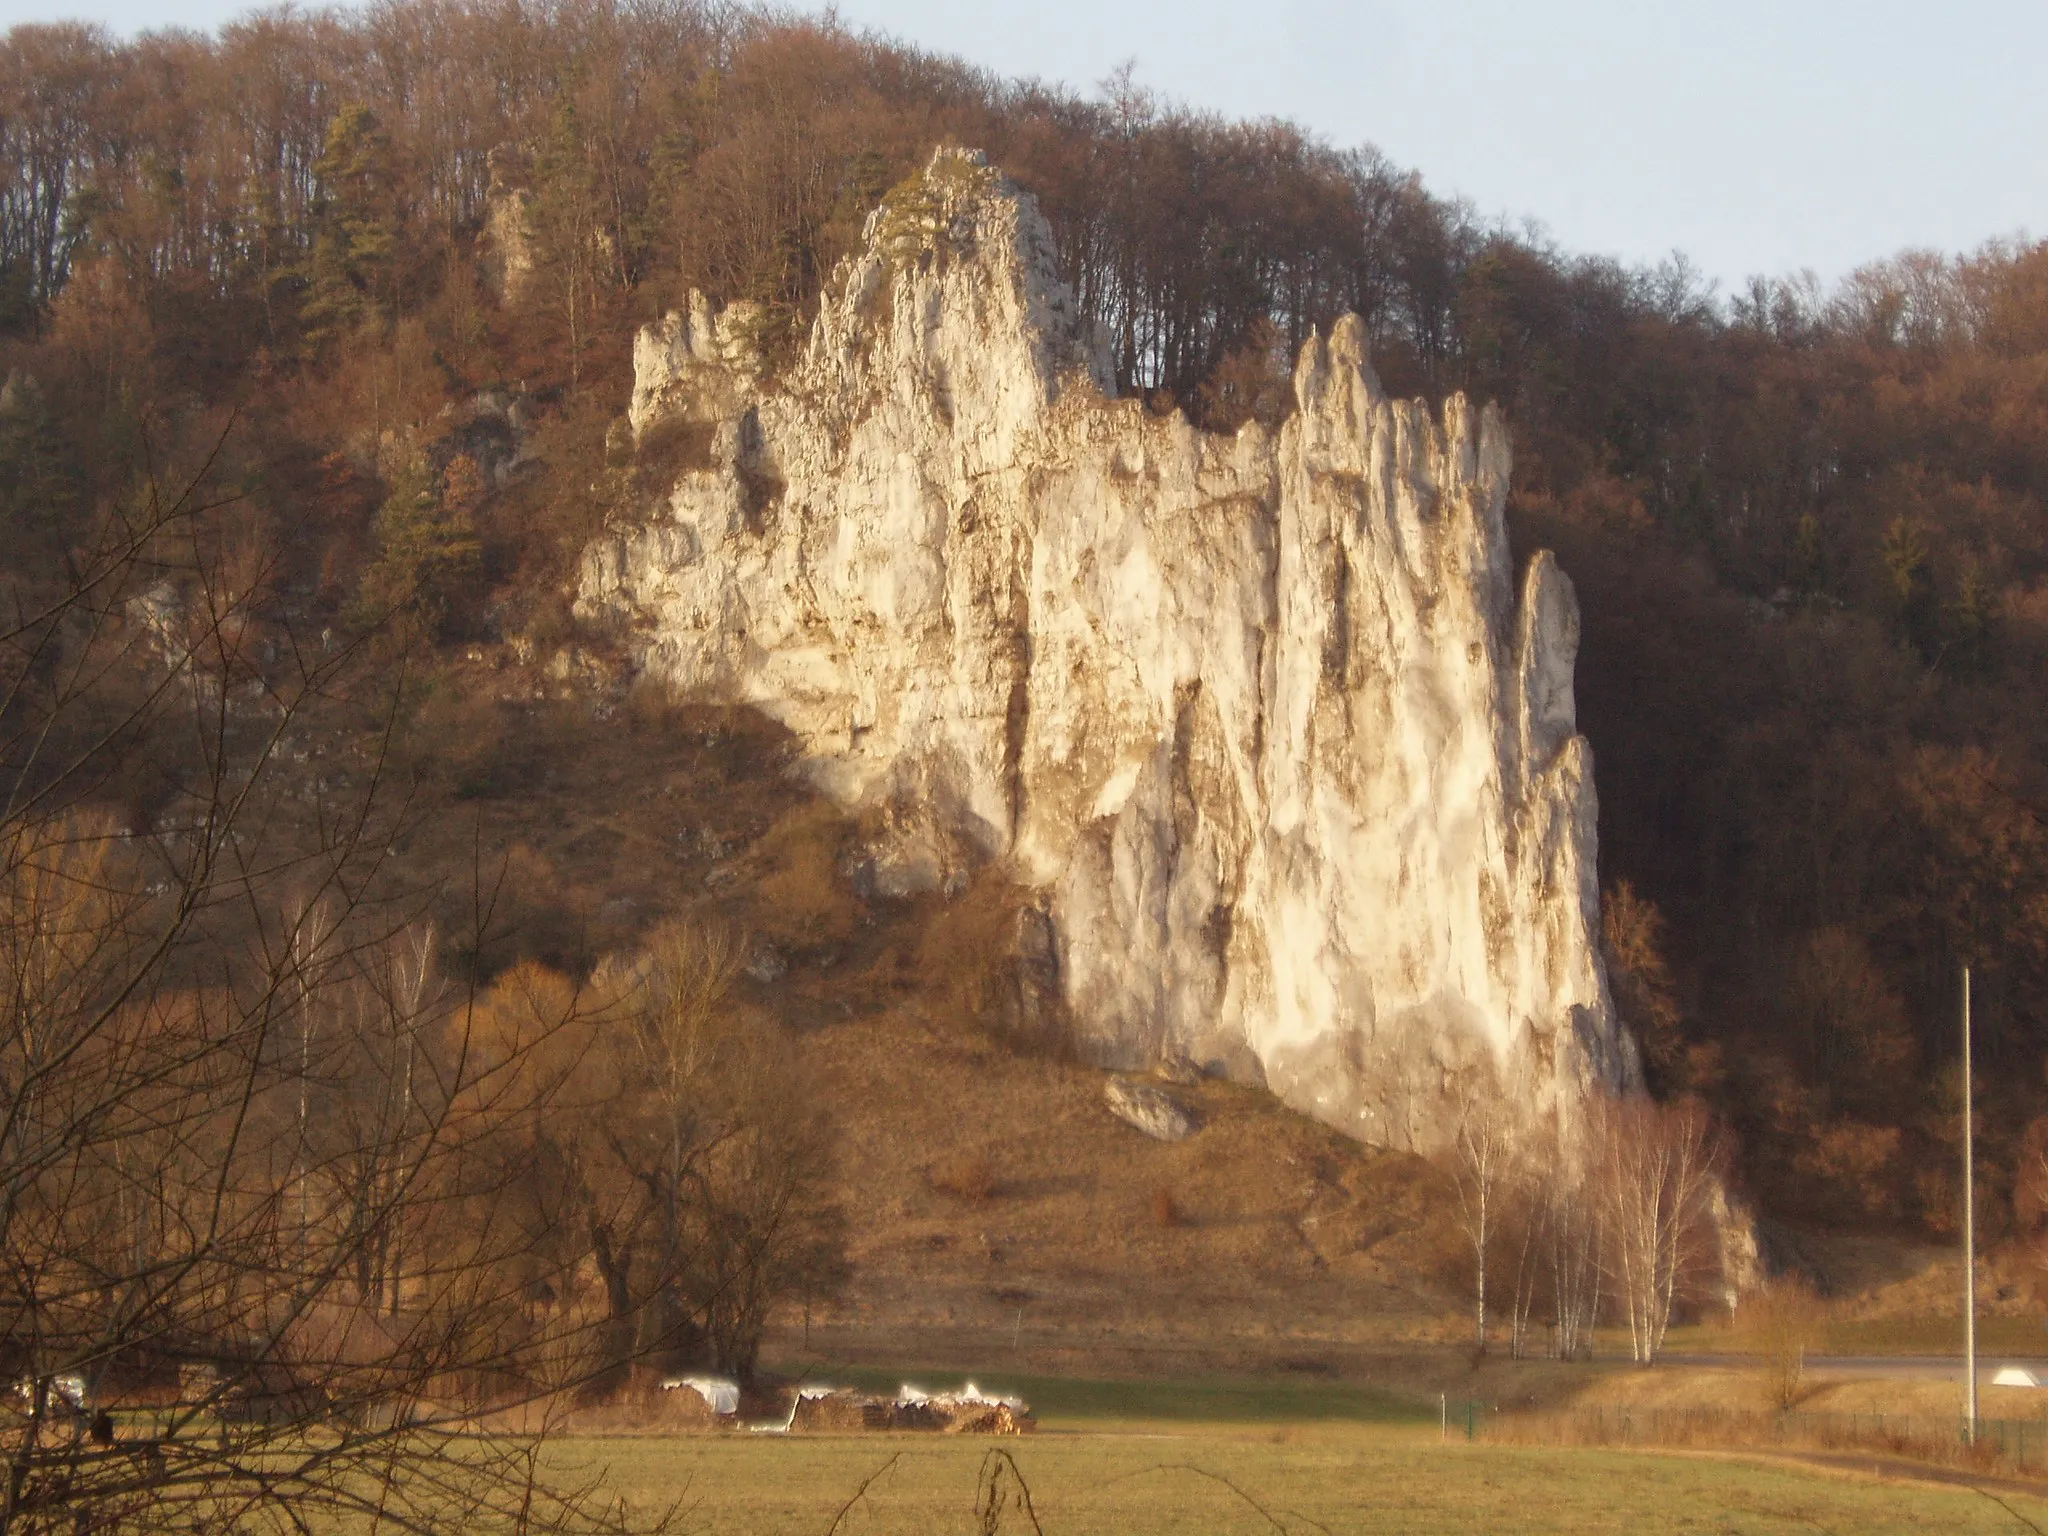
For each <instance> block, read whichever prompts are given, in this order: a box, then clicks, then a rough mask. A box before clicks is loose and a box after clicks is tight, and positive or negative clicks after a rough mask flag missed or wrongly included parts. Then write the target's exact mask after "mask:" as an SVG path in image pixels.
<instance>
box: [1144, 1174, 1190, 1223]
mask: <svg viewBox="0 0 2048 1536" xmlns="http://www.w3.org/2000/svg"><path fill="white" fill-rule="evenodd" d="M1186 1223H1187V1215H1186V1213H1185V1212H1183V1211H1182V1210H1181V1208H1180V1202H1179V1201H1177V1200H1175V1199H1174V1198H1173V1191H1172V1190H1170V1189H1168V1188H1167V1187H1166V1186H1165V1185H1164V1184H1162V1185H1160V1186H1159V1187H1158V1188H1157V1189H1155V1190H1153V1191H1152V1224H1153V1225H1154V1226H1156V1227H1178V1226H1184V1225H1186Z"/></svg>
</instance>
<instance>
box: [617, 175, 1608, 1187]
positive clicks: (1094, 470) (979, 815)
mask: <svg viewBox="0 0 2048 1536" xmlns="http://www.w3.org/2000/svg"><path fill="white" fill-rule="evenodd" d="M755 328H756V317H755V316H754V315H753V314H752V312H751V311H749V310H748V309H746V308H745V307H744V306H737V305H736V306H733V307H731V308H728V309H725V310H723V311H717V310H714V309H713V307H712V306H711V305H709V304H708V303H706V302H704V301H703V300H701V299H693V301H692V304H691V307H690V309H689V310H688V311H687V312H684V313H679V314H675V315H671V316H670V317H669V318H668V319H667V320H666V321H664V322H663V323H662V324H661V325H659V326H655V327H650V328H649V329H648V330H647V331H645V332H643V333H642V334H641V336H640V338H639V343H638V345H637V347H636V348H635V355H634V366H635V377H634V390H633V405H632V424H633V428H634V431H635V433H636V434H637V435H638V436H639V437H640V438H641V439H642V441H643V442H644V441H646V440H647V439H648V438H649V437H650V436H651V435H653V434H659V433H664V432H667V433H674V434H678V435H679V440H680V441H682V442H683V444H684V449H683V452H682V453H681V454H680V455H679V457H680V458H682V459H683V460H684V461H685V462H687V463H688V464H690V465H692V466H694V467H687V468H685V469H683V470H682V471H681V472H680V475H679V478H678V480H677V483H676V485H675V488H674V491H673V493H672V494H671V495H670V496H669V498H668V500H667V503H666V505H665V507H664V508H663V509H662V512H661V514H660V515H659V516H657V517H656V518H654V519H653V520H652V521H651V522H649V523H647V524H646V525H645V526H639V527H631V528H620V529H617V530H615V531H614V533H613V534H612V535H611V536H609V537H607V538H606V539H605V540H603V541H601V542H600V543H599V544H598V545H597V546H595V547H594V548H592V549H591V550H590V551H588V553H587V555H586V558H585V562H584V568H583V575H582V586H581V592H580V597H579V604H580V610H581V612H582V613H583V615H584V616H585V617H586V618H587V619H591V620H593V621H598V622H607V621H608V622H611V623H614V624H616V625H618V626H619V627H620V629H621V631H622V632H623V633H624V634H626V635H627V636H628V637H629V639H630V643H631V644H632V645H633V646H634V647H635V649H636V651H637V652H638V654H639V656H640V658H641V660H642V663H643V664H644V665H645V666H646V667H647V668H648V669H650V670H651V671H653V672H654V673H656V674H659V675H661V676H663V677H666V678H667V679H669V680H670V681H671V682H672V683H673V685H674V686H675V687H676V689H677V690H679V691H680V692H682V693H684V694H686V695H689V696H695V697H704V698H717V699H722V700H728V701H733V702H743V703H747V704H751V705H753V706H755V707H758V708H759V709H761V710H763V711H765V712H767V713H768V714H770V715H772V716H773V717H775V718H776V719H777V720H779V721H781V722H783V723H784V724H786V725H787V726H788V727H789V728H790V729H791V730H792V731H793V732H795V734H796V735H797V737H798V738H799V740H800V741H801V743H802V745H803V748H804V751H805V753H806V758H805V762H806V768H807V771H808V772H809V773H810V774H811V775H812V777H813V778H814V779H815V781H816V782H817V784H818V785H819V786H820V787H821V788H822V789H824V790H825V791H826V792H827V793H829V794H831V795H832V796H833V797H835V798H836V799H838V800H839V801H841V802H842V803H845V804H847V805H850V806H859V807H863V808H867V809H870V810H873V811H875V812H876V813H877V818H878V819H879V820H881V821H882V822H884V823H885V824H887V825H888V826H889V827H890V828H891V832H890V834H889V836H888V837H887V838H886V840H885V843H886V846H884V847H882V848H881V849H880V850H879V851H878V853H877V856H876V862H875V865H874V869H873V878H874V879H875V880H876V881H877V883H878V885H879V886H880V887H881V888H882V889H883V890H884V891H885V892H886V891H896V892H907V891H909V890H913V889H917V888H920V887H924V888H929V887H931V886H934V885H942V884H944V883H946V882H948V881H950V880H953V879H955V878H956V877H958V876H959V874H960V872H961V871H963V870H965V869H966V868H967V867H969V866H970V865H971V864H973V863H974V862H976V861H978V860H982V859H994V860H999V861H1001V862H1002V864H1003V865H1004V866H1005V867H1006V869H1007V870H1008V871H1009V872H1010V873H1011V874H1012V875H1013V877H1014V878H1015V879H1017V880H1018V881H1021V882H1023V883H1024V884H1026V885H1027V886H1029V887H1031V888H1033V889H1035V890H1036V891H1037V892H1038V893H1039V900H1040V911H1041V913H1042V914H1043V919H1044V922H1043V927H1044V928H1045V929H1046V930H1047V931H1049V933H1050V935H1051V939H1052V944H1051V948H1052V952H1053V960H1054V963H1055V964H1056V967H1057V975H1058V987H1059V990H1060V991H1061V992H1062V993H1063V995H1064V998H1065V1000H1066V1003H1067V1006H1068V1007H1069V1009H1070V1011H1071V1017H1072V1021H1073V1027H1074V1029H1075V1030H1076V1032H1077V1035H1078V1038H1079V1039H1080V1041H1081V1043H1082V1047H1083V1049H1084V1050H1085V1051H1087V1052H1088V1053H1090V1054H1091V1055H1092V1056H1093V1057H1094V1058H1096V1059H1097V1060H1099V1061H1101V1062H1102V1063H1104V1064H1105V1065H1113V1066H1120V1067H1137V1066H1143V1065H1145V1064H1148V1063H1150V1062H1152V1061H1155V1060H1158V1059H1160V1058H1161V1057H1164V1056H1185V1057H1189V1058H1192V1059H1194V1060H1196V1061H1200V1062H1205V1063H1216V1064H1219V1065H1220V1066H1221V1068H1223V1069H1224V1070H1228V1071H1231V1072H1233V1073H1236V1074H1238V1075H1241V1076H1249V1077H1255V1078H1262V1079H1263V1080H1264V1081H1265V1082H1266V1083H1268V1084H1269V1085H1270V1086H1271V1087H1272V1088H1273V1089H1274V1091H1276V1092H1278V1093H1279V1094H1281V1095H1282V1096H1283V1097H1285V1098H1286V1099H1288V1100H1289V1101H1290V1102H1292V1103H1294V1104H1296V1105H1298V1106H1299V1107H1301V1108H1303V1109H1305V1110H1308V1111H1310V1112H1312V1113H1314V1114H1317V1115H1319V1116H1321V1117H1322V1118H1324V1119H1326V1120H1328V1121H1330V1122H1331V1123H1332V1124H1335V1125H1338V1126H1340V1127H1342V1128H1344V1129H1346V1130H1349V1131H1351V1132H1353V1133H1354V1134H1357V1135H1359V1136H1362V1137H1364V1138H1366V1139H1368V1140H1372V1141H1377V1142H1386V1143H1391V1144H1395V1145H1405V1146H1421V1147H1426V1146H1429V1145H1431V1144H1434V1143H1436V1142H1438V1141H1440V1140H1441V1139H1442V1137H1443V1136H1444V1135H1445V1134H1446V1133H1447V1130H1448V1109H1447V1103H1448V1098H1447V1096H1448V1095H1449V1094H1450V1092H1451V1091H1452V1088H1453V1085H1454V1084H1455V1083H1456V1082H1457V1081H1458V1080H1459V1079H1460V1078H1461V1077H1462V1076H1464V1075H1465V1074H1467V1073H1469V1072H1471V1071H1472V1070H1473V1069H1475V1068H1481V1067H1485V1068H1491V1069H1492V1070H1495V1071H1498V1072H1499V1073H1500V1074H1501V1075H1502V1076H1503V1077H1504V1078H1505V1079H1507V1080H1508V1081H1509V1082H1510V1083H1511V1084H1513V1085H1514V1089H1515V1091H1516V1092H1517V1093H1519V1094H1520V1095H1522V1096H1523V1097H1524V1098H1525V1100H1526V1101H1527V1102H1528V1103H1529V1104H1530V1106H1531V1107H1532V1108H1534V1109H1541V1108H1545V1107H1548V1106H1551V1105H1556V1106H1558V1107H1560V1108H1561V1109H1563V1110H1564V1111H1565V1112H1566V1113H1567V1114H1568V1113H1569V1111H1570V1108H1571V1106H1572V1105H1573V1104H1575V1103H1576V1102H1578V1100H1579V1099H1580V1097H1581V1096H1582V1094H1583V1093H1584V1092H1585V1091H1586V1089H1587V1088H1588V1087H1589V1086H1590V1085H1592V1084H1593V1083H1595V1082H1596V1081H1605V1082H1608V1083H1610V1084H1617V1085H1619V1084H1622V1083H1626V1082H1629V1081H1632V1080H1633V1079H1634V1077H1635V1075H1636V1073H1635V1065H1634V1052H1633V1047H1632V1046H1631V1045H1630V1044H1629V1042H1628V1041H1627V1039H1626V1037H1625V1036H1624V1035H1623V1034H1622V1032H1621V1031H1620V1030H1619V1029H1618V1027H1617V1025H1616V1024H1615V1022H1614V1017H1613V1012H1612V1009H1611V1007H1610V1005H1609V1002H1608V998H1607V992H1606V984H1605V979H1604V976H1603V973H1602V969H1601V963H1600V959H1599V951H1598V944H1597V935H1598V916H1599V914H1598V901H1599V893H1598V886H1597V883H1596V878H1595V866H1594V837H1595V832H1594V824H1595V815H1594V810H1595V804H1594V793H1593V780H1592V763H1591V757H1590V754H1589V751H1588V749H1587V746H1586V743H1585V741H1584V739H1583V738H1581V737H1580V736H1578V735H1577V734H1576V731H1575V725H1574V713H1573V711H1574V705H1573V696H1572V668H1573V660H1574V653H1575V651H1576V647H1577V642H1578V612H1577V606H1576V603H1575V601H1574V598H1573V595H1572V590H1571V584H1570V582H1569V581H1568V580H1567V579H1566V578H1565V576H1564V574H1563V573H1562V572H1561V571H1560V570H1559V569H1558V568H1557V566H1556V564H1555V563H1554V562H1553V561H1552V560H1551V559H1550V557H1549V556H1548V555H1547V554H1539V555H1537V556H1536V557H1535V558H1534V559H1533V560H1531V561H1530V562H1529V563H1528V566H1527V569H1526V570H1525V571H1524V572H1523V573H1522V575H1521V577H1520V580H1519V583H1518V582H1517V580H1516V578H1515V574H1514V572H1513V570H1512V568H1511V557H1510V554H1509V549H1508V540H1507V534H1506V531H1505V527H1504V525H1503V521H1502V507H1503V502H1504V498H1505V495H1506V491H1507V483H1508V441H1507V434H1506V431H1505V429H1504V427H1503V425H1502V423H1501V421H1500V419H1499V417H1498V415H1497V414H1496V413H1495V412H1494V411H1493V410H1492V409H1490V408H1489V409H1487V410H1485V411H1481V412H1475V411H1473V410H1471V409H1470V408H1469V407H1468V406H1467V405H1466V404H1465V402H1464V401H1463V400H1462V399H1456V398H1454V399H1452V400H1451V401H1450V402H1448V404H1447V405H1446V406H1445V408H1444V413H1443V419H1442V421H1441V422H1440V423H1439V422H1438V421H1436V420H1433V419H1432V417H1431V415H1430V413H1429V411H1428V409H1427V408H1426V407H1425V406H1424V405H1423V404H1421V403H1420V402H1406V401H1396V400H1389V399H1388V398H1387V397H1386V396H1385V394H1384V393H1383V392H1382V391H1381V389H1380V387H1379V383H1378V381H1377V380H1376V378H1375V377H1374V375H1373V373H1372V370H1371V368H1370V367H1369V366H1368V364H1367V361H1366V358H1365V352H1364V344H1363V336H1364V332H1363V328H1362V327H1361V326H1360V325H1359V323H1358V322H1357V321H1356V320H1353V319H1345V320H1342V321H1339V322H1338V324H1337V325H1336V326H1335V328H1334V329H1333V331H1332V332H1331V334H1330V335H1329V336H1328V337H1318V338H1315V339H1313V340H1311V341H1310V342H1309V343H1308V345H1307V346H1306V347H1304V348H1303V350H1302V352H1301V356H1300V360H1299V363H1298V365H1297V367H1296V369H1295V375H1294V393H1295V410H1294V412H1293V414H1292V416H1291V417H1290V418H1289V419H1288V420H1287V422H1286V424H1285V425H1284V426H1283V427H1282V428H1281V429H1280V431H1279V432H1277V433H1268V432H1266V431H1264V430H1262V429H1261V428H1259V427H1258V426H1256V425H1252V426H1247V427H1246V428H1244V429H1243V430H1242V431H1241V432H1239V433H1238V434H1237V435H1236V436H1235V437H1230V438H1225V437H1217V436H1214V435H1210V434H1207V433H1204V432H1202V431H1199V430H1197V429H1196V428H1194V427H1193V426H1191V425H1190V424H1189V423H1188V422H1187V421H1186V420H1185V419H1184V418H1183V417H1181V416H1179V415H1178V414H1176V415H1174V416H1171V417H1169V418H1165V419H1161V418H1160V417H1158V416H1155V415H1153V414H1150V413H1148V412H1147V411H1146V410H1145V408H1144V407H1143V406H1142V404H1140V403H1139V402H1137V401H1135V400H1128V399H1125V400H1119V399H1114V398H1111V397H1110V396H1111V387H1110V383H1109V377H1108V371H1107V368H1106V366H1105V362H1104V358H1103V355H1102V353H1101V351H1100V348H1099V346H1098V345H1096V344H1095V342H1094V340H1093V338H1092V337H1091V335H1090V334H1089V332H1088V330H1087V328H1086V327H1085V326H1084V325H1083V324H1082V322H1081V319H1080V317H1079V315H1078V314H1077V312H1076V310H1075V307H1074V305H1073V302H1072V300H1071V298H1070V296H1069V295H1068V293H1067V291H1066V289H1065V288H1064V287H1063V286H1062V285H1061V283H1060V282H1059V280H1058V277H1057V275H1056V272H1055V270H1054V265H1053V258H1052V248H1051V241H1050V238H1049V236H1048V234H1047V231H1046V228H1045V225H1044V223H1043V221H1042V220H1041V219H1040V217H1039V215H1038V213H1037V211H1036V209H1035V207H1034V206H1033V205H1032V203H1031V201H1030V199H1029V198H1028V197H1026V196H1024V195H1023V194H1021V193H1019V192H1018V191H1017V190H1016V189H1015V188H1014V187H1013V186H1011V185H1010V184H1008V183H1007V182H1006V181H1004V180H1003V179H1002V178H1001V177H1000V176H998V175H997V174H996V173H995V172H994V171H993V170H991V169H990V168H989V167H988V166H987V165H986V164H985V163H984V162H983V161H982V159H981V158H980V157H979V156H978V155H974V154H971V153H966V152H959V151H941V152H940V153H939V154H938V155H937V156H935V158H934V159H933V161H932V163H931V165H930V167H929V168H928V169H927V171H926V172H925V173H924V175H923V176H922V177H921V178H918V179H917V180H915V181H914V182H912V183H911V184H909V185H907V186H906V187H904V188H901V189H899V190H898V191H897V192H896V193H893V194H892V195H891V197H890V198H889V199H888V200H887V201H886V202H885V203H884V205H883V206H882V208H881V209H879V210H877V212H876V213H875V215H874V216H873V217H872V218H871V220H870V222H869V225H868V229H867V239H866V245H865V250H864V251H863V253H862V254H861V255H860V256H859V257H858V259H856V260H854V261H852V262H850V263H849V264H848V265H847V266H846V267H845V268H844V269H842V271H841V272H840V273H839V274H838V276H837V277H836V279H835V282H834V284H833V286H832V288H831V290H830V291H829V292H828V293H827V295H826V298H825V302H824V304H823V306H822V312H821V313H820V315H819V317H818V319H817V322H816V324H815V326H814V327H813V329H812V332H811V334H810V338H809V343H808V346H807V348H806V350H805V351H804V352H803V354H802V356H801V357H800V358H799V359H798V360H797V361H796V362H795V363H794V364H793V365H792V366H791V368H790V369H788V370H787V373H786V377H784V378H783V379H782V380H781V381H780V382H779V383H778V384H775V385H773V386H772V387H771V386H769V385H766V384H764V383H763V378H762V369H761V366H760V362H759V359H758V355H757V353H756V351H755V349H754V347H753V345H752V341H751V337H752V335H753V333H754V330H755Z"/></svg>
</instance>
